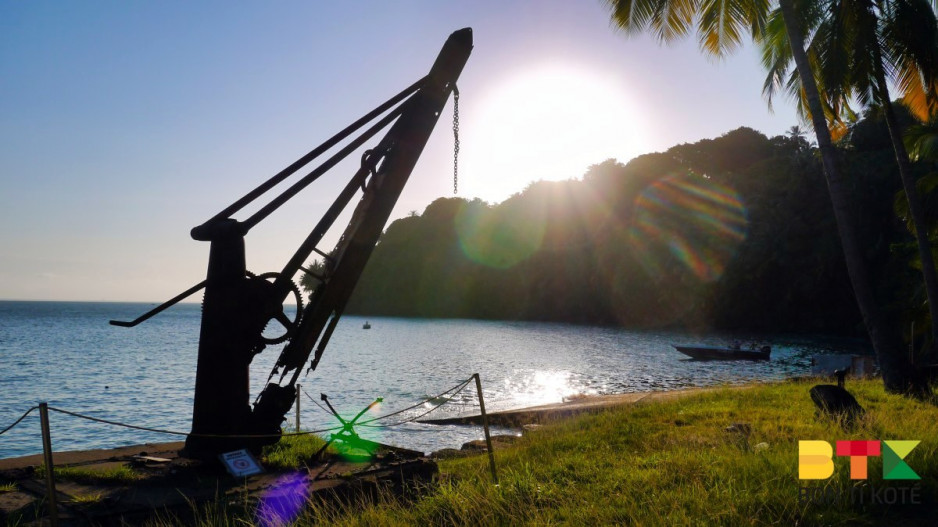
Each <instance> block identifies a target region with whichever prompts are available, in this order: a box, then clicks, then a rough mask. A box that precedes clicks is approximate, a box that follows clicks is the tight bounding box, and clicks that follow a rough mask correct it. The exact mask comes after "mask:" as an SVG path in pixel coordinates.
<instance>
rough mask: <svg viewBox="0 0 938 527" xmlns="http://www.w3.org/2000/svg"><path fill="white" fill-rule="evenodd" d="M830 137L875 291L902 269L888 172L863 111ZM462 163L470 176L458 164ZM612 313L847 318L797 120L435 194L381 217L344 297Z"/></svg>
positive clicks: (721, 322) (886, 296)
mask: <svg viewBox="0 0 938 527" xmlns="http://www.w3.org/2000/svg"><path fill="white" fill-rule="evenodd" d="M870 126H871V127H870V128H869V129H868V130H866V129H862V128H860V129H859V132H860V133H856V134H855V138H854V139H853V142H852V143H847V144H846V145H845V148H844V149H843V155H844V156H845V159H846V164H845V166H846V167H847V168H848V169H849V170H848V173H849V176H850V178H851V180H852V181H853V182H854V185H853V190H854V199H853V203H854V205H855V206H856V207H857V209H858V210H859V211H860V213H861V214H860V217H861V218H862V221H863V222H864V225H863V226H862V228H861V229H860V232H861V234H862V237H863V240H864V245H865V247H866V248H867V251H868V254H867V257H868V259H869V263H870V264H872V266H873V269H874V270H875V273H876V274H877V277H878V280H877V285H878V287H879V288H880V293H881V296H882V299H881V300H882V303H883V304H884V305H888V306H891V307H892V308H893V309H892V312H893V316H894V317H898V316H899V314H901V313H903V312H904V311H905V309H906V308H907V307H908V306H907V304H909V303H910V302H912V301H913V300H912V298H911V296H910V295H911V293H909V291H911V290H913V289H914V287H915V284H916V283H917V282H915V280H916V276H915V275H914V273H912V272H911V268H910V265H909V264H908V262H907V261H906V260H907V258H908V254H911V252H910V251H908V250H906V251H902V250H897V249H896V247H899V246H898V245H895V244H901V243H906V242H908V241H910V239H911V238H910V235H909V234H908V232H907V231H906V230H905V228H904V227H903V225H902V224H901V222H900V221H899V220H898V219H897V217H896V215H895V213H894V212H893V201H894V197H895V194H896V192H897V191H898V190H899V179H898V176H897V174H896V172H895V169H894V167H893V165H894V162H893V158H892V157H891V152H890V151H889V145H888V142H885V141H883V140H882V139H881V136H882V133H881V132H880V131H879V129H878V128H877V127H875V126H872V125H870ZM465 177H472V175H471V174H466V175H465ZM346 312H347V313H354V314H363V315H373V316H374V315H389V316H405V317H459V318H490V319H523V320H551V321H569V322H588V323H599V324H616V325H621V326H625V327H689V328H695V329H707V328H713V329H750V330H769V331H811V332H838V333H853V332H856V331H858V330H859V329H860V327H861V326H860V318H859V314H858V311H857V309H856V307H855V302H854V300H853V297H852V292H851V289H850V284H849V281H848V279H847V275H846V270H845V266H844V263H843V257H842V254H841V249H840V245H839V241H838V239H837V232H836V226H835V223H834V219H833V214H832V211H831V204H830V199H829V197H828V193H827V187H826V183H825V181H824V178H823V175H822V172H821V166H820V163H819V161H818V159H817V156H816V153H815V151H814V149H813V148H811V146H810V145H809V143H808V142H807V141H806V140H805V139H804V138H803V137H800V136H798V135H796V134H793V135H791V136H779V137H774V138H767V137H765V136H764V135H762V134H760V133H758V132H756V131H754V130H751V129H748V128H740V129H738V130H734V131H732V132H729V133H727V134H725V135H723V136H722V137H719V138H717V139H712V140H703V141H700V142H697V143H694V144H683V145H679V146H675V147H673V148H671V149H669V150H668V151H667V152H664V153H656V154H648V155H644V156H641V157H638V158H636V159H633V160H632V161H630V162H629V163H628V164H626V165H622V164H620V163H618V162H616V161H614V160H607V161H604V162H602V163H599V164H597V165H594V166H592V167H590V168H589V170H588V171H587V173H586V174H585V175H583V177H582V179H572V180H568V181H561V182H545V181H541V182H537V183H533V184H531V185H530V186H529V187H528V188H526V189H525V190H524V191H523V192H521V193H518V194H515V195H514V196H512V197H511V198H509V199H507V200H506V201H504V202H502V203H500V204H497V205H492V204H487V203H484V202H482V201H479V200H473V201H467V200H464V199H459V198H440V199H438V200H436V201H434V202H433V203H432V204H430V205H429V206H428V207H427V208H426V210H425V211H424V212H423V214H419V215H418V214H412V215H411V216H409V217H406V218H403V219H399V220H397V221H395V222H393V223H392V224H391V225H390V226H389V227H388V229H387V231H386V232H385V234H384V235H383V236H382V238H381V241H380V243H379V244H378V246H377V248H376V249H375V252H374V255H373V257H372V259H371V261H370V263H369V264H368V267H367V268H366V269H365V272H364V274H363V276H362V279H361V281H360V283H359V285H358V287H357V289H356V291H355V294H354V296H353V297H352V300H351V301H350V304H349V306H348V309H347V310H346Z"/></svg>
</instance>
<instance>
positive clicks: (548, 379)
mask: <svg viewBox="0 0 938 527" xmlns="http://www.w3.org/2000/svg"><path fill="white" fill-rule="evenodd" d="M152 307H153V305H152V304H137V303H85V302H10V301H0V430H2V429H3V428H5V427H6V426H7V425H8V424H10V423H11V422H13V421H14V420H15V419H17V418H18V417H19V416H20V415H22V413H23V412H24V411H26V410H27V409H29V408H30V407H32V406H34V405H36V404H37V403H39V402H41V401H46V402H48V403H49V405H50V406H53V407H57V408H62V409H64V410H69V411H72V412H76V413H81V414H86V415H90V416H95V417H99V418H103V419H108V420H112V421H119V422H124V423H129V424H133V425H138V426H144V427H150V428H159V429H165V430H171V431H180V432H188V430H189V426H190V419H191V409H192V392H193V386H194V379H195V369H196V353H197V349H198V339H199V323H200V314H201V310H200V306H199V305H197V304H180V305H177V306H174V307H173V308H171V309H169V310H167V311H165V312H163V313H162V314H160V315H158V316H157V317H155V318H153V319H150V320H149V321H147V322H144V323H143V324H141V325H139V326H137V327H135V328H120V327H115V326H111V325H109V324H108V320H110V319H120V320H132V319H134V318H136V317H137V316H138V315H139V314H141V313H143V312H145V311H146V310H148V309H150V308H152ZM364 322H365V320H364V319H362V318H357V317H345V318H344V319H343V320H342V322H341V323H340V324H339V326H338V329H337V330H336V332H335V334H334V336H333V338H332V341H331V342H330V345H329V349H327V350H326V354H325V356H324V358H323V360H322V362H321V364H320V366H319V369H318V370H317V371H315V372H313V373H311V374H310V375H309V376H308V377H301V378H300V379H301V380H300V383H301V385H302V388H303V390H304V391H305V392H306V393H308V394H309V396H310V397H306V396H305V395H304V396H303V397H302V404H301V422H302V427H303V428H305V429H319V428H326V427H329V426H334V425H335V421H334V419H333V418H331V417H330V416H329V415H327V414H326V413H325V412H324V411H323V410H321V409H320V408H319V407H317V406H315V405H314V404H313V402H312V400H311V398H314V399H315V400H317V401H318V400H319V394H320V393H326V394H327V395H328V396H329V398H330V401H331V402H332V403H333V404H334V405H335V406H336V408H337V409H338V410H339V411H340V413H351V414H355V413H357V412H358V410H359V409H361V408H363V407H364V406H365V405H367V404H368V403H369V402H371V401H373V400H374V399H375V398H376V397H383V398H384V403H383V404H382V405H380V407H379V408H377V409H376V410H375V411H373V412H372V413H373V414H374V415H382V414H385V413H388V412H392V411H395V410H398V409H402V408H405V407H408V406H411V405H413V404H415V403H418V402H420V401H422V400H425V399H427V398H429V397H430V396H433V395H436V394H438V393H440V392H443V391H445V390H447V389H448V388H450V387H453V386H455V385H457V384H459V382H460V381H462V380H464V379H467V378H468V377H469V376H470V375H471V374H472V373H474V372H479V373H480V374H481V376H482V381H483V390H484V394H485V403H486V408H487V409H492V410H495V409H507V408H516V407H524V406H531V405H537V404H546V403H551V402H560V401H561V400H562V399H563V398H564V397H570V396H575V395H577V394H606V393H624V392H640V391H650V390H662V389H672V388H682V387H689V386H707V385H713V384H720V383H739V382H746V381H752V380H771V379H781V378H785V377H788V376H792V375H800V374H804V373H807V372H808V371H809V369H810V366H809V364H810V357H811V355H813V354H816V353H827V352H844V351H855V350H856V349H859V348H862V343H858V342H854V341H843V340H837V339H824V338H809V337H791V336H788V337H786V336H771V337H766V336H762V335H726V334H724V335H690V334H682V333H673V332H655V331H631V330H623V329H617V328H606V327H590V326H575V325H567V324H552V323H535V322H490V321H475V320H424V319H398V318H372V319H370V323H371V329H369V330H363V329H362V325H363V323H364ZM734 339H739V340H742V341H749V340H766V341H770V342H771V343H772V344H773V353H772V360H771V361H770V362H723V363H721V362H696V361H690V360H685V359H684V357H683V355H681V354H679V353H678V352H676V351H675V350H674V349H673V348H672V347H671V345H670V344H671V343H702V344H725V343H727V342H728V341H730V340H734ZM278 353H279V348H268V349H267V350H266V351H265V352H264V353H262V354H260V355H258V356H257V357H256V358H255V361H254V364H252V369H251V374H252V381H251V385H252V393H253V394H254V395H256V394H257V393H258V391H259V390H260V389H261V388H262V387H263V385H264V384H265V381H266V379H267V376H268V374H269V373H270V369H271V366H272V365H273V363H274V362H275V361H276V358H277V355H278ZM475 401H476V399H475V393H474V390H466V391H464V392H462V393H461V394H459V395H457V396H455V397H453V398H452V399H451V400H450V401H449V402H448V403H447V404H443V405H441V406H439V408H438V409H437V410H436V411H435V412H434V413H433V414H431V416H451V415H457V414H462V413H466V414H468V413H474V412H476V411H477V408H476V406H475V404H476V402H475ZM441 402H442V401H440V400H435V401H433V402H427V403H425V404H423V405H421V406H419V407H418V408H416V409H414V410H412V411H410V412H408V413H405V414H404V415H403V416H404V417H408V416H414V415H416V414H418V413H422V412H425V411H427V410H430V409H433V408H434V407H435V406H437V405H439V403H441ZM36 413H37V412H34V413H33V414H32V415H30V416H29V417H27V418H26V419H25V420H24V421H23V422H22V423H21V424H20V425H19V426H17V427H16V428H14V429H12V430H10V431H9V432H7V433H6V434H4V435H0V458H5V457H13V456H20V455H26V454H34V453H38V452H41V451H42V443H41V439H40V434H39V418H38V416H37V415H36ZM51 423H52V443H53V448H54V449H55V450H76V449H86V448H110V447H117V446H124V445H132V444H137V443H145V442H166V441H176V440H180V439H181V438H180V437H178V436H172V435H165V434H159V433H153V432H141V431H137V430H131V429H125V428H119V427H114V426H110V425H105V424H100V423H95V422H90V421H86V420H81V419H77V418H74V417H70V416H67V415H63V414H59V413H52V414H51ZM289 423H290V426H292V423H293V412H292V411H291V413H290V414H289ZM360 433H361V434H362V435H363V436H365V437H369V438H372V439H375V440H380V441H384V442H387V443H390V444H396V445H399V446H404V447H408V448H413V449H416V450H422V451H425V452H429V451H432V450H436V449H439V448H446V447H455V448H458V447H459V445H460V444H462V443H463V442H465V441H468V440H472V439H477V438H479V437H481V434H482V433H481V430H479V429H477V428H475V427H460V426H446V427H438V426H431V425H419V424H407V425H404V426H400V427H395V428H390V429H365V430H360Z"/></svg>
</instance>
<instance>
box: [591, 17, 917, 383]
mask: <svg viewBox="0 0 938 527" xmlns="http://www.w3.org/2000/svg"><path fill="white" fill-rule="evenodd" d="M607 3H608V4H609V6H610V7H611V10H612V20H613V22H614V23H615V24H617V25H618V26H619V27H620V28H622V29H623V30H624V31H626V32H627V33H639V32H643V31H651V32H652V33H654V34H655V35H656V36H657V37H658V38H659V39H660V40H662V41H665V42H667V41H671V40H674V39H676V38H679V37H683V36H686V35H687V34H688V33H690V32H691V31H692V30H695V29H696V32H697V37H698V41H699V43H700V45H701V48H702V50H703V51H704V52H706V53H708V54H711V55H715V56H722V55H723V54H725V53H728V52H730V51H732V50H734V49H735V48H737V47H738V46H739V45H740V44H741V42H742V40H743V38H752V39H754V40H756V41H761V40H762V39H763V38H764V35H765V29H766V27H765V26H766V23H767V21H768V18H769V14H770V5H769V1H768V0H713V1H709V2H697V1H694V0H607ZM778 12H779V14H780V15H781V20H782V22H784V28H785V37H786V38H787V40H788V44H789V48H790V50H791V57H792V60H793V61H794V64H795V70H796V71H797V72H798V75H799V77H800V79H801V80H802V83H801V85H802V90H803V91H804V95H805V102H806V104H807V107H808V110H809V111H810V114H811V122H812V124H813V125H814V132H815V135H816V137H817V143H818V149H819V150H820V152H821V160H822V163H823V166H824V174H825V176H826V178H827V185H828V189H829V192H830V196H831V203H832V205H833V207H834V215H835V218H836V220H837V230H838V234H839V236H840V239H841V244H842V247H843V251H844V258H845V261H846V264H847V273H848V275H849V277H850V282H851V284H852V285H853V290H854V294H855V296H856V299H857V304H858V306H859V308H860V312H861V314H862V317H863V322H864V325H865V326H866V329H867V332H868V333H869V336H870V341H871V342H872V344H873V348H874V350H875V352H876V355H877V358H878V359H879V363H880V368H881V371H882V373H883V382H884V385H885V387H886V389H887V390H889V391H896V392H905V391H909V390H912V389H919V387H918V385H917V383H916V382H915V380H914V379H913V377H912V375H911V371H910V369H909V367H908V362H907V361H906V360H905V356H904V354H903V353H901V347H900V346H899V339H898V337H897V336H896V335H894V334H891V333H890V331H889V328H888V327H887V325H886V323H885V320H884V319H883V315H882V312H881V310H880V309H879V306H878V305H877V303H876V299H875V297H874V295H873V289H872V285H871V281H870V276H869V271H868V269H867V266H866V263H865V262H864V259H863V253H862V250H861V246H860V243H859V240H858V238H857V235H856V230H855V225H856V222H855V221H854V216H853V212H852V211H851V209H850V203H849V197H848V196H849V194H848V189H847V186H846V182H845V180H844V178H843V174H842V171H841V170H840V166H839V160H838V156H837V151H836V149H835V148H834V145H833V141H832V139H831V132H830V128H829V127H828V125H827V120H826V119H825V118H824V115H825V112H824V105H823V103H822V99H821V96H820V91H819V90H818V86H817V83H816V80H815V75H814V71H813V70H812V68H811V63H810V61H809V59H808V54H807V53H806V51H805V47H804V36H803V33H802V31H803V30H802V28H803V27H804V24H803V21H802V20H800V19H799V15H798V13H799V10H797V9H796V8H795V0H779V11H778Z"/></svg>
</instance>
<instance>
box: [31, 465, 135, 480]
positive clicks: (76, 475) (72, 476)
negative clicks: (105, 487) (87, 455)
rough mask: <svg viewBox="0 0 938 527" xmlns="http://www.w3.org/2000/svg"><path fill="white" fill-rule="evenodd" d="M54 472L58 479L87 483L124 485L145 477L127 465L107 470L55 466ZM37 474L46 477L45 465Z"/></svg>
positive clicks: (37, 469)
mask: <svg viewBox="0 0 938 527" xmlns="http://www.w3.org/2000/svg"><path fill="white" fill-rule="evenodd" d="M54 472H55V479H56V480H64V481H74V482H76V483H87V484H112V485H114V484H117V485H123V484H128V483H133V482H135V481H138V480H140V479H142V478H143V475H142V474H140V473H139V472H137V471H135V470H134V469H132V468H130V467H128V466H125V465H120V466H115V467H112V468H108V469H105V470H94V469H90V468H82V467H55V469H54ZM36 476H37V477H38V478H40V479H42V478H44V477H45V466H43V465H40V466H39V467H37V468H36Z"/></svg>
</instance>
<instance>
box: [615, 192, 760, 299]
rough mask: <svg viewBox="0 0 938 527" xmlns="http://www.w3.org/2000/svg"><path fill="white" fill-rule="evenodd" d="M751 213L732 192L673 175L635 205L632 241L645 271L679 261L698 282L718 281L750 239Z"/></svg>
mask: <svg viewBox="0 0 938 527" xmlns="http://www.w3.org/2000/svg"><path fill="white" fill-rule="evenodd" d="M746 232H747V219H746V209H745V207H744V205H743V203H742V201H741V199H740V197H739V195H738V194H737V193H736V192H735V191H734V190H733V189H731V188H729V187H727V186H724V185H720V184H719V183H716V182H714V181H712V180H710V179H706V178H705V177H699V176H690V175H687V176H669V177H666V178H664V179H661V180H659V181H656V182H655V183H652V184H651V185H649V186H648V187H647V188H646V189H645V190H644V191H642V193H641V194H640V195H639V196H638V198H636V200H635V208H634V213H633V218H632V225H631V227H630V230H629V239H630V241H631V243H632V244H633V247H634V248H635V250H636V253H637V254H638V255H639V260H640V261H641V263H642V266H643V267H644V268H645V270H646V271H647V272H648V273H649V274H650V275H652V276H655V277H662V276H663V275H666V274H669V273H668V270H669V269H670V268H671V267H672V265H671V262H673V261H677V262H679V263H680V264H681V266H683V268H684V269H686V270H688V271H690V272H691V273H692V274H693V275H694V276H695V277H696V278H697V279H698V280H700V281H702V282H706V283H710V282H714V281H716V280H718V279H719V278H720V277H721V276H722V275H723V272H724V271H725V270H726V266H727V264H728V263H729V262H730V260H731V259H732V258H733V255H734V254H735V253H736V249H737V248H738V247H739V245H740V243H742V242H743V240H745V239H746Z"/></svg>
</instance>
